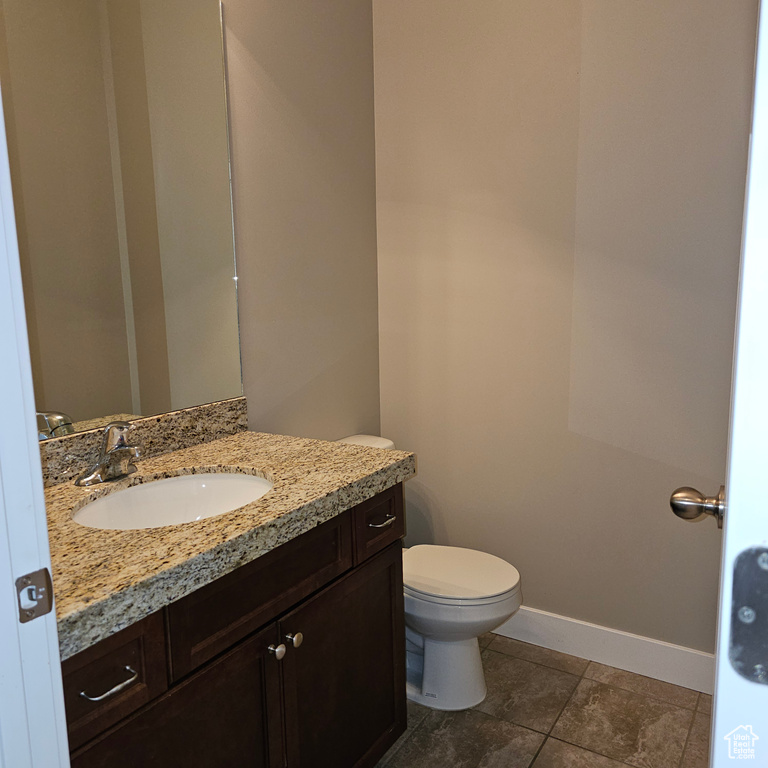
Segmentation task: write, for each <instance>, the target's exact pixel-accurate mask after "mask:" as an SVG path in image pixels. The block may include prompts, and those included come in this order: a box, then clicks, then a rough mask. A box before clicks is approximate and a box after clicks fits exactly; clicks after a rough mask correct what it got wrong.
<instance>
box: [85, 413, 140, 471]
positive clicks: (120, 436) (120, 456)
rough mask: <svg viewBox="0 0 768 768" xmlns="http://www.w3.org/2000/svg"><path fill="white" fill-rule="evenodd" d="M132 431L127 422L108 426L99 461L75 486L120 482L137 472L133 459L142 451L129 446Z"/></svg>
mask: <svg viewBox="0 0 768 768" xmlns="http://www.w3.org/2000/svg"><path fill="white" fill-rule="evenodd" d="M130 429H132V427H131V425H130V424H129V423H128V422H127V421H113V422H111V423H110V424H107V426H106V428H105V429H104V435H103V437H102V439H101V450H100V452H99V460H98V461H97V462H96V464H94V466H93V467H92V468H91V469H90V470H89V471H88V472H86V473H84V474H82V475H80V477H78V478H77V480H75V485H80V486H83V485H86V486H87V485H96V484H97V483H104V482H106V481H107V480H119V479H120V478H121V477H127V476H128V475H131V474H133V473H134V472H135V471H136V466H135V465H134V464H133V463H132V461H133V459H138V458H139V454H140V451H139V449H138V447H137V446H135V445H128V431H129V430H130Z"/></svg>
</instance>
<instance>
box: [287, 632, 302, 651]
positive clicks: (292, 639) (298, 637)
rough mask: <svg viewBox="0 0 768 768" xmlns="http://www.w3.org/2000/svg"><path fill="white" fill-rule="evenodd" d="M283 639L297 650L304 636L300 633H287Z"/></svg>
mask: <svg viewBox="0 0 768 768" xmlns="http://www.w3.org/2000/svg"><path fill="white" fill-rule="evenodd" d="M285 639H286V640H287V641H288V642H289V643H292V644H293V647H294V648H298V647H299V646H300V645H301V644H302V643H303V642H304V635H302V634H301V632H297V633H296V634H295V635H294V634H293V632H289V633H288V634H287V635H286V636H285Z"/></svg>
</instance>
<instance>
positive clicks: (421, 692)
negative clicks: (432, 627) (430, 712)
mask: <svg viewBox="0 0 768 768" xmlns="http://www.w3.org/2000/svg"><path fill="white" fill-rule="evenodd" d="M406 693H407V695H408V698H409V699H410V700H411V701H415V702H416V703H418V704H422V705H424V706H425V707H430V708H431V709H441V710H447V711H456V710H461V709H470V708H471V707H474V706H476V705H477V704H479V703H480V702H481V701H482V700H483V699H484V698H485V694H486V687H485V675H484V674H483V664H482V661H481V659H480V646H479V645H478V642H477V638H476V637H474V638H471V639H469V640H454V641H449V642H446V641H439V640H430V639H429V638H427V637H425V638H424V648H423V650H422V649H421V648H418V649H416V648H414V647H413V646H412V645H411V646H410V647H409V649H408V651H407V653H406Z"/></svg>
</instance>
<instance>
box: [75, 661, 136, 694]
mask: <svg viewBox="0 0 768 768" xmlns="http://www.w3.org/2000/svg"><path fill="white" fill-rule="evenodd" d="M125 671H126V672H130V673H131V676H130V677H129V678H128V679H127V680H124V681H123V682H122V683H118V684H117V685H116V686H115V687H114V688H110V689H109V690H108V691H107V692H106V693H102V694H101V696H89V695H88V694H87V693H86V692H85V691H80V695H81V696H82V697H83V698H84V699H88V701H104V699H106V698H109V697H110V696H114V695H115V694H116V693H120V691H124V690H125V689H126V688H127V687H128V686H129V685H131V683H135V682H136V681H137V680H138V679H139V673H138V672H134V671H133V670H132V669H131V668H130V667H125Z"/></svg>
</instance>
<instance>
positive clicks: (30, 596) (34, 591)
mask: <svg viewBox="0 0 768 768" xmlns="http://www.w3.org/2000/svg"><path fill="white" fill-rule="evenodd" d="M16 597H17V599H18V603H19V621H20V622H21V623H22V624H26V623H27V622H28V621H32V619H36V618H37V617H38V616H45V614H46V613H50V611H51V608H52V607H53V586H52V584H51V574H50V573H49V571H48V569H47V568H41V569H40V570H39V571H32V573H27V574H25V575H24V576H19V578H18V579H16Z"/></svg>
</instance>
